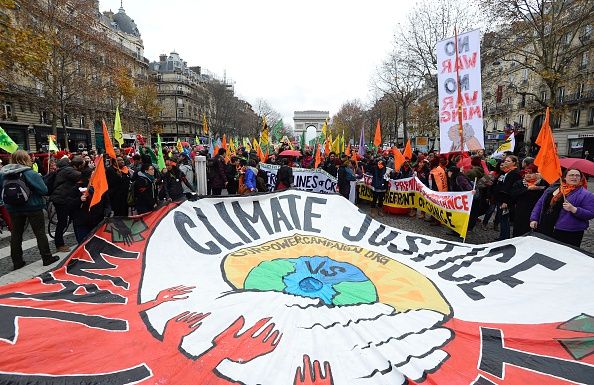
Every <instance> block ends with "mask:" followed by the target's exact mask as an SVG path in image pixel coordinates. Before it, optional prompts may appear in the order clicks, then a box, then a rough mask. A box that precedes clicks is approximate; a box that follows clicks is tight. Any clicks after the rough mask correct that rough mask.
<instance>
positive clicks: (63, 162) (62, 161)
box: [56, 158, 70, 168]
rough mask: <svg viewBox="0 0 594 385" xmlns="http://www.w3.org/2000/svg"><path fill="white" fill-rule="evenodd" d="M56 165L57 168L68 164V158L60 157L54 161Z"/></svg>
mask: <svg viewBox="0 0 594 385" xmlns="http://www.w3.org/2000/svg"><path fill="white" fill-rule="evenodd" d="M56 166H58V168H62V167H66V166H70V159H68V158H62V159H60V160H59V161H58V162H57V163H56Z"/></svg>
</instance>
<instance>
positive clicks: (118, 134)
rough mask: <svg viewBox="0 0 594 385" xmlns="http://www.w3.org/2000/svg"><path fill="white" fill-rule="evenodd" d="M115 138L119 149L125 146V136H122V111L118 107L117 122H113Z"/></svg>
mask: <svg viewBox="0 0 594 385" xmlns="http://www.w3.org/2000/svg"><path fill="white" fill-rule="evenodd" d="M113 138H114V139H115V141H116V142H118V147H120V148H121V147H122V144H124V136H123V135H122V122H121V121H120V109H119V107H116V115H115V120H114V122H113Z"/></svg>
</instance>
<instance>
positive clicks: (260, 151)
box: [258, 146, 264, 162]
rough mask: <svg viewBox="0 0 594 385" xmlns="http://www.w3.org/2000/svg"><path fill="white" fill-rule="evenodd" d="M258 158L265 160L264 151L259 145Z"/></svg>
mask: <svg viewBox="0 0 594 385" xmlns="http://www.w3.org/2000/svg"><path fill="white" fill-rule="evenodd" d="M258 158H259V159H260V162H264V153H263V152H262V147H260V146H258Z"/></svg>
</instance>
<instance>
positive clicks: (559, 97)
mask: <svg viewBox="0 0 594 385" xmlns="http://www.w3.org/2000/svg"><path fill="white" fill-rule="evenodd" d="M563 98H565V87H559V88H557V100H558V101H559V103H561V102H562V101H563Z"/></svg>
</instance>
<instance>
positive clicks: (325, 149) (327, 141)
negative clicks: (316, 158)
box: [324, 137, 330, 156]
mask: <svg viewBox="0 0 594 385" xmlns="http://www.w3.org/2000/svg"><path fill="white" fill-rule="evenodd" d="M328 154H330V138H329V137H326V143H325V144H324V155H325V156H328Z"/></svg>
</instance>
